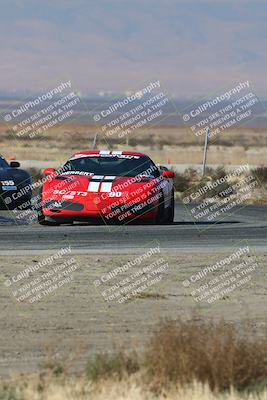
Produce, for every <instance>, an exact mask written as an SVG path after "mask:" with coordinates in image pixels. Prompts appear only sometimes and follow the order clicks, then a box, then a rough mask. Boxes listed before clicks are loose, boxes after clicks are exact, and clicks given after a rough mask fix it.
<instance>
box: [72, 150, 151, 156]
mask: <svg viewBox="0 0 267 400" xmlns="http://www.w3.org/2000/svg"><path fill="white" fill-rule="evenodd" d="M79 154H84V155H86V154H100V155H101V154H102V155H103V154H111V155H112V154H114V155H115V154H118V155H121V154H123V155H127V156H146V154H144V153H139V152H137V151H124V150H81V151H78V152H77V153H75V154H74V156H76V155H79Z"/></svg>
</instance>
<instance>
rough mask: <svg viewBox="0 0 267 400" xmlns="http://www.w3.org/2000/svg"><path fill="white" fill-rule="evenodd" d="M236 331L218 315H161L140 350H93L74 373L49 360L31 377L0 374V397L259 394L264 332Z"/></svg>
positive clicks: (266, 386)
mask: <svg viewBox="0 0 267 400" xmlns="http://www.w3.org/2000/svg"><path fill="white" fill-rule="evenodd" d="M241 332H242V333H239V332H238V331H237V329H236V328H235V327H234V326H233V325H230V324H226V323H225V322H224V321H220V322H214V321H207V320H199V319H197V318H192V319H191V320H190V321H184V320H182V319H179V320H176V321H173V320H172V321H165V322H162V323H160V324H158V325H157V326H156V328H155V330H154V332H153V334H152V335H151V337H150V338H149V339H148V342H147V346H146V347H145V349H144V350H143V352H139V353H137V352H136V351H131V352H129V351H126V350H119V351H117V352H114V353H113V354H100V355H96V356H95V357H94V358H93V359H92V360H91V361H90V362H89V363H88V365H87V368H86V373H85V374H82V375H80V376H69V375H68V373H67V372H66V371H67V369H64V368H63V366H61V364H60V363H59V362H58V360H56V361H55V365H53V362H52V359H50V358H49V362H48V363H46V364H45V365H44V366H43V368H42V370H41V371H40V373H39V374H38V375H32V376H24V375H23V376H21V377H20V378H18V377H17V378H10V379H6V380H3V379H2V380H1V381H0V399H1V400H33V399H34V400H48V399H49V400H54V399H55V400H63V399H64V400H65V399H69V400H72V399H73V400H74V399H75V400H86V399H96V400H102V399H103V400H104V399H105V400H109V399H112V400H113V399H114V400H115V399H116V400H117V399H125V400H127V399H128V400H136V399H137V400H148V399H155V400H156V399H158V400H161V399H169V400H172V399H173V400H174V399H178V400H179V399H180V400H189V399H190V400H192V399H196V400H202V399H203V400H214V399H225V400H239V399H248V396H249V399H250V400H254V399H255V400H256V399H257V400H261V399H262V400H264V399H266V396H267V332H266V333H265V335H262V336H261V337H259V336H257V337H255V336H254V335H253V331H252V329H251V325H250V324H249V323H246V324H245V325H244V326H243V327H242V329H241ZM59 366H60V370H59Z"/></svg>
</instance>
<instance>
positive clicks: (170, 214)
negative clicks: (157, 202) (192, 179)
mask: <svg viewBox="0 0 267 400" xmlns="http://www.w3.org/2000/svg"><path fill="white" fill-rule="evenodd" d="M173 221H174V193H172V198H171V204H170V206H169V207H168V210H167V216H166V219H165V222H166V223H167V224H172V223H173Z"/></svg>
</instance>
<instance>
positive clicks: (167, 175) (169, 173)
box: [162, 170, 174, 179]
mask: <svg viewBox="0 0 267 400" xmlns="http://www.w3.org/2000/svg"><path fill="white" fill-rule="evenodd" d="M162 176H163V177H164V178H168V179H173V178H174V172H173V171H169V170H168V171H163V172H162Z"/></svg>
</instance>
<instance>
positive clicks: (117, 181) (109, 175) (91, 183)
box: [37, 150, 174, 225]
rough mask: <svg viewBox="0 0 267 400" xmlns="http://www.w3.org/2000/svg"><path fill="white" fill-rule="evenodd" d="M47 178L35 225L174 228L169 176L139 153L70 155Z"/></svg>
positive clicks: (99, 152)
mask: <svg viewBox="0 0 267 400" xmlns="http://www.w3.org/2000/svg"><path fill="white" fill-rule="evenodd" d="M44 173H45V175H48V176H47V178H46V180H45V182H44V184H43V187H42V190H41V193H40V201H39V203H38V207H37V211H38V221H39V223H40V224H42V225H58V224H61V223H62V224H63V223H72V222H74V221H87V222H90V221H92V220H93V219H95V218H98V219H99V218H101V219H102V220H103V221H104V222H106V223H108V222H112V221H113V222H114V221H115V222H118V223H128V222H129V221H132V220H136V219H138V220H148V221H151V222H153V223H172V222H173V218H174V188H173V178H174V173H173V171H169V170H167V169H166V168H165V169H164V168H161V167H158V166H156V165H155V164H154V163H153V161H152V160H151V159H150V158H149V157H148V156H146V155H145V154H142V153H137V152H130V151H117V150H116V151H109V150H93V151H81V152H79V153H76V154H74V155H73V156H72V157H71V158H70V159H69V160H68V161H67V162H66V164H65V165H64V166H63V167H62V168H60V169H59V170H57V171H56V170H55V169H53V168H47V169H46V170H44Z"/></svg>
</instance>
